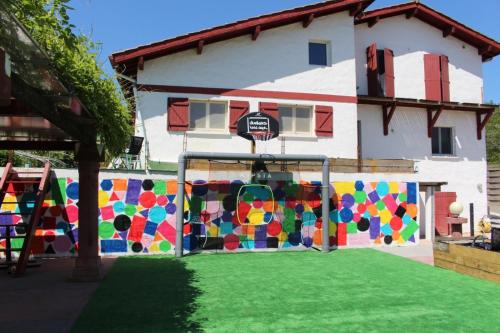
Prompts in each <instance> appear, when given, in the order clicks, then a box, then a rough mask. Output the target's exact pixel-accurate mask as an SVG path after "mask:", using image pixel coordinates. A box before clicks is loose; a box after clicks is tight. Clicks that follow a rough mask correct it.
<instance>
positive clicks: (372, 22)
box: [368, 16, 380, 28]
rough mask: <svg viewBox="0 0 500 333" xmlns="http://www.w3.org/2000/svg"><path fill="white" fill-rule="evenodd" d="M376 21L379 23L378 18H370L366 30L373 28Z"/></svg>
mask: <svg viewBox="0 0 500 333" xmlns="http://www.w3.org/2000/svg"><path fill="white" fill-rule="evenodd" d="M378 21H380V16H375V17H374V18H372V19H371V20H369V21H368V28H371V27H373V26H374V25H375V24H377V23H378Z"/></svg>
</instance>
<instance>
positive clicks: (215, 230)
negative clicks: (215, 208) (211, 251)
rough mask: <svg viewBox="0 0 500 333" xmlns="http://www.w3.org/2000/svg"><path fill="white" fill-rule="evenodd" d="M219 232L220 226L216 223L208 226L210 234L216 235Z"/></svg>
mask: <svg viewBox="0 0 500 333" xmlns="http://www.w3.org/2000/svg"><path fill="white" fill-rule="evenodd" d="M218 234H219V228H218V227H217V225H216V224H212V225H211V226H210V228H208V236H211V237H216V236H217V235H218Z"/></svg>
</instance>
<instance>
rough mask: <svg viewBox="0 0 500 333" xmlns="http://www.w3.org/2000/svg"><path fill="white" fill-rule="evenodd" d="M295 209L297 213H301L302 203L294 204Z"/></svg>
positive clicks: (302, 210) (302, 209)
mask: <svg viewBox="0 0 500 333" xmlns="http://www.w3.org/2000/svg"><path fill="white" fill-rule="evenodd" d="M295 211H296V212H297V213H299V214H302V213H303V212H304V205H302V204H298V205H297V206H295Z"/></svg>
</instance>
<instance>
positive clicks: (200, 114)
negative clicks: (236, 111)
mask: <svg viewBox="0 0 500 333" xmlns="http://www.w3.org/2000/svg"><path fill="white" fill-rule="evenodd" d="M226 109H227V108H226V104H225V103H221V102H201V101H198V102H197V101H192V102H191V103H189V129H190V130H218V131H220V130H224V129H226Z"/></svg>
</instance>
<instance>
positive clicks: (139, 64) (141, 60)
mask: <svg viewBox="0 0 500 333" xmlns="http://www.w3.org/2000/svg"><path fill="white" fill-rule="evenodd" d="M137 68H138V69H139V70H141V71H143V70H144V57H139V60H138V61H137Z"/></svg>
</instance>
